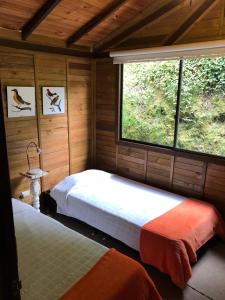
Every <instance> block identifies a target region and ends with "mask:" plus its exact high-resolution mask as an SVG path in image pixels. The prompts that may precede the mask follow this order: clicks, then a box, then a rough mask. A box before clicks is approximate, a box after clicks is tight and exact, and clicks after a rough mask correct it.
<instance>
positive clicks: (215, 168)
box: [95, 59, 225, 216]
mask: <svg viewBox="0 0 225 300" xmlns="http://www.w3.org/2000/svg"><path fill="white" fill-rule="evenodd" d="M118 74H119V67H118V66H117V65H113V64H112V62H111V61H110V60H103V59H102V60H97V62H96V99H95V102H96V135H95V136H96V141H95V144H96V167H97V168H99V169H103V170H107V171H111V172H115V173H118V174H120V175H123V176H125V177H128V178H132V179H135V180H138V181H140V182H145V183H147V184H151V185H154V186H158V187H161V188H163V189H166V190H170V191H173V192H176V193H180V194H184V195H187V196H192V197H197V198H201V199H205V200H207V201H211V202H213V203H214V204H215V205H216V206H217V207H218V208H219V209H220V211H221V212H222V213H223V215H224V216H225V196H224V193H225V161H224V160H222V161H221V162H215V161H213V160H210V158H207V157H202V156H199V155H195V156H193V155H188V154H181V153H179V152H174V151H170V150H164V151H161V152H159V149H158V148H156V147H151V148H150V147H145V148H144V149H143V148H142V147H141V146H138V145H137V144H136V145H134V144H132V143H130V144H127V143H117V119H118V118H117V108H118V104H117V103H118V98H119V95H118V84H119V83H118V80H119V76H118Z"/></svg>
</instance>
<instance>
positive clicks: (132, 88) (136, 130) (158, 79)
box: [121, 57, 225, 156]
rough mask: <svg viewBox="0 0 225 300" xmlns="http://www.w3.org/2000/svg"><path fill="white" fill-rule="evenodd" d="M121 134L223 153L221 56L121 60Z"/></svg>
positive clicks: (224, 63) (224, 75)
mask: <svg viewBox="0 0 225 300" xmlns="http://www.w3.org/2000/svg"><path fill="white" fill-rule="evenodd" d="M121 139H122V140H128V141H136V142H139V143H140V142H141V143H145V144H146V143H147V144H154V145H159V146H164V147H169V148H177V149H182V150H189V151H194V152H200V153H206V154H214V155H219V156H225V58H223V57H217V58H194V59H186V60H183V61H179V60H169V61H154V62H145V63H128V64H124V65H123V76H122V103H121Z"/></svg>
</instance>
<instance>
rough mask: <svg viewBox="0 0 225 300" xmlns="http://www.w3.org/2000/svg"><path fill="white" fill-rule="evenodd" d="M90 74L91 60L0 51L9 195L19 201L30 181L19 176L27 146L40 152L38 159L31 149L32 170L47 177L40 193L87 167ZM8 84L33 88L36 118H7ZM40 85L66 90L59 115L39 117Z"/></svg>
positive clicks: (90, 111)
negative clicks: (40, 171) (10, 193)
mask: <svg viewBox="0 0 225 300" xmlns="http://www.w3.org/2000/svg"><path fill="white" fill-rule="evenodd" d="M91 74H92V69H91V61H90V59H83V58H75V57H74V58H71V57H67V56H62V55H54V54H44V53H37V52H31V51H22V50H16V49H11V48H4V47H1V48H0V80H1V93H2V99H3V106H4V118H5V126H6V136H7V148H8V157H9V166H10V177H11V184H12V192H13V196H15V197H18V196H19V195H20V193H21V192H22V191H25V190H27V189H29V184H30V183H29V180H28V179H26V178H23V177H22V176H21V175H20V173H21V172H24V171H26V170H27V169H28V166H27V159H26V153H25V151H26V147H27V145H28V143H29V142H31V141H34V142H36V143H37V144H38V145H39V146H40V147H41V149H42V154H41V156H40V158H39V157H38V156H37V154H36V152H35V151H32V150H31V153H30V154H31V155H30V156H31V166H32V167H40V168H42V169H44V170H46V171H49V175H48V176H46V177H44V178H43V179H42V191H45V190H47V189H49V188H51V187H52V186H53V185H54V184H56V183H57V182H59V180H61V179H62V178H64V177H65V176H67V175H69V174H70V172H77V171H81V170H84V169H86V168H87V167H89V166H90V163H91V151H92V135H91V134H92V105H91V76H92V75H91ZM7 85H18V86H34V87H35V88H36V107H37V110H36V116H35V117H26V118H10V119H9V118H8V117H7V99H6V86H7ZM43 86H64V87H65V98H66V103H65V108H66V111H65V113H64V114H58V115H48V116H44V115H43V113H42V87H43ZM67 95H68V97H67ZM67 104H68V108H69V111H68V110H67ZM26 200H27V201H30V199H26Z"/></svg>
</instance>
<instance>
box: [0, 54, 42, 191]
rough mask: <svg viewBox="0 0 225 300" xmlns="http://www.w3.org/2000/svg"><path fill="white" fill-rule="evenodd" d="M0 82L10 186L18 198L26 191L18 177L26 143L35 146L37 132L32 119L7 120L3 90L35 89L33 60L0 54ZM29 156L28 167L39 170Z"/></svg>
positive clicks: (25, 183) (23, 164) (36, 160)
mask: <svg viewBox="0 0 225 300" xmlns="http://www.w3.org/2000/svg"><path fill="white" fill-rule="evenodd" d="M0 79H1V93H2V99H3V107H4V118H5V127H6V140H7V148H8V157H9V172H10V179H11V186H12V192H13V195H14V196H16V197H18V196H19V194H20V193H21V192H22V191H24V190H27V189H28V188H29V181H28V180H27V179H25V178H24V177H22V176H21V175H20V173H21V172H24V171H26V170H27V169H28V166H27V158H26V153H25V150H26V146H27V144H28V143H29V142H30V141H34V142H36V143H38V129H37V121H36V117H27V118H8V116H7V114H8V112H7V99H6V87H7V86H14V85H19V86H35V78H34V61H33V56H32V55H27V54H26V55H25V54H20V53H8V52H0ZM30 156H31V166H32V167H34V168H36V167H39V166H40V164H39V157H38V156H37V155H36V154H35V153H34V152H32V153H31V155H30Z"/></svg>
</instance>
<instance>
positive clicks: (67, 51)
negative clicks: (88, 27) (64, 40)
mask: <svg viewBox="0 0 225 300" xmlns="http://www.w3.org/2000/svg"><path fill="white" fill-rule="evenodd" d="M0 46H3V47H10V48H16V49H23V50H31V51H40V52H48V53H56V54H62V55H69V56H79V57H92V56H93V54H92V53H91V52H86V51H81V50H76V49H72V48H61V47H56V46H50V45H41V44H36V43H31V42H26V41H22V40H20V41H19V40H12V39H6V38H1V37H0Z"/></svg>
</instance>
